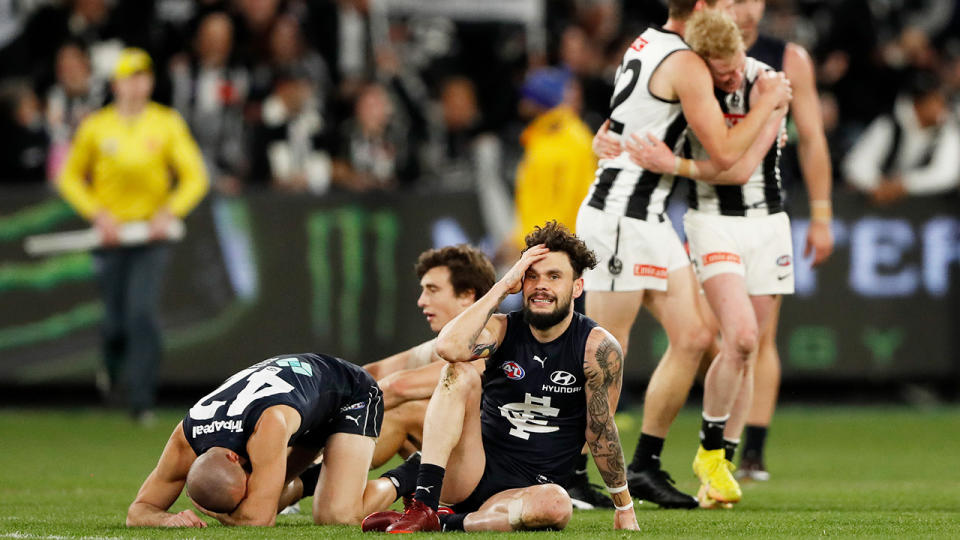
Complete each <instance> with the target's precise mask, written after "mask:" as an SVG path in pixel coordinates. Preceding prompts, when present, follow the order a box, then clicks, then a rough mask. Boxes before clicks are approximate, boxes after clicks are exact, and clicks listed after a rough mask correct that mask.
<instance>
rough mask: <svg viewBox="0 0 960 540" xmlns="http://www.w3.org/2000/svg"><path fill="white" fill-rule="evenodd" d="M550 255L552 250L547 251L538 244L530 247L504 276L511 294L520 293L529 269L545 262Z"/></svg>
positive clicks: (543, 246)
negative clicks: (540, 262)
mask: <svg viewBox="0 0 960 540" xmlns="http://www.w3.org/2000/svg"><path fill="white" fill-rule="evenodd" d="M549 253H550V250H549V249H547V246H545V245H543V244H537V245H535V246H530V247H529V248H527V250H526V251H524V252H523V254H522V255H520V260H518V261H517V262H516V263H514V265H513V267H512V268H510V270H508V271H507V273H506V274H505V275H504V276H503V281H504V284H505V285H506V286H507V290H508V291H509V292H510V294H513V293H516V292H520V289H521V288H522V287H523V276H524V275H525V274H526V273H527V269H528V268H530V266H531V265H533V264H534V263H536V262H538V261H541V260H543V259H544V258H545V257H546V256H547V255H548V254H549Z"/></svg>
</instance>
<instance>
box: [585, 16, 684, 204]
mask: <svg viewBox="0 0 960 540" xmlns="http://www.w3.org/2000/svg"><path fill="white" fill-rule="evenodd" d="M689 49H690V47H689V46H687V44H686V43H685V42H684V41H683V38H681V37H680V36H679V35H678V34H676V33H674V32H669V31H667V30H663V29H662V28H658V27H653V26H651V27H650V28H647V29H646V30H644V31H643V33H642V34H640V36H638V37H637V39H635V40H634V42H633V44H632V45H630V47H629V48H628V49H627V52H626V53H625V54H624V55H623V61H622V62H621V63H620V67H618V68H617V76H616V79H615V81H614V93H613V97H612V98H611V101H610V111H611V113H610V131H611V132H613V133H616V134H618V135H621V136H624V135H628V134H630V133H640V134H646V133H652V134H654V135H655V136H656V137H658V138H659V139H660V140H662V141H664V142H665V143H666V144H667V145H668V146H670V147H673V146H674V145H675V144H676V143H677V142H678V141H679V140H680V137H681V136H682V134H683V132H684V129H685V128H686V127H687V121H686V119H685V118H684V117H683V111H682V109H681V107H680V101H679V100H677V101H667V100H664V99H661V98H659V97H657V96H655V95H653V94H652V93H651V92H650V86H649V85H650V77H651V76H652V75H653V73H654V71H656V69H657V67H659V66H660V64H661V63H662V62H663V61H664V60H665V59H666V58H667V57H668V56H670V55H671V54H673V53H675V52H677V51H684V50H689ZM673 188H674V179H673V176H671V175H660V174H657V173H653V172H650V171H646V170H644V169H643V168H641V167H640V166H639V165H637V164H636V163H634V162H633V161H631V160H630V158H629V156H628V155H627V153H626V152H623V153H621V154H620V155H619V156H617V157H616V158H613V159H603V160H600V164H599V167H598V168H597V174H596V179H595V180H594V182H593V185H592V186H591V187H590V192H589V193H588V194H587V199H586V202H587V204H588V205H589V206H592V207H593V208H597V209H599V210H603V211H604V212H609V213H612V214H616V215H622V216H628V217H632V218H637V219H643V220H654V221H663V220H664V217H663V213H664V210H665V207H666V203H667V201H668V199H669V197H670V194H671V193H672V192H673Z"/></svg>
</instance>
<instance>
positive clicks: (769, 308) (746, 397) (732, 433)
mask: <svg viewBox="0 0 960 540" xmlns="http://www.w3.org/2000/svg"><path fill="white" fill-rule="evenodd" d="M750 302H751V304H753V310H754V313H756V314H757V327H758V328H760V329H762V330H761V331H762V333H764V334H766V333H769V329H770V324H771V317H772V316H773V314H774V313H775V312H776V309H777V306H778V305H779V302H780V296H774V295H763V296H751V297H750ZM759 362H760V358H759V344H758V349H757V353H756V355H755V361H754V362H751V363H749V364H747V369H746V371H745V372H744V377H743V380H742V381H741V388H740V392H739V394H738V395H737V400H736V401H735V402H734V406H733V410H731V412H730V420H728V421H727V427H726V428H724V431H723V437H724V439H727V440H729V441H737V442H739V440H740V435H741V433H742V432H743V427H744V425H745V424H746V423H747V421H748V414H749V412H750V410H751V409H752V407H753V403H754V401H755V400H756V373H755V372H756V370H757V369H758V366H759ZM728 459H729V457H728Z"/></svg>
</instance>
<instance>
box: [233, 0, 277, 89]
mask: <svg viewBox="0 0 960 540" xmlns="http://www.w3.org/2000/svg"><path fill="white" fill-rule="evenodd" d="M234 6H235V7H236V11H237V17H236V29H235V30H236V32H235V34H236V39H235V43H236V45H237V50H236V54H237V59H238V60H239V62H240V63H241V64H242V65H244V66H246V67H247V69H249V70H250V73H251V76H252V77H251V80H250V99H251V100H253V101H255V102H260V101H262V100H263V99H264V98H265V97H266V96H267V94H269V93H270V91H271V90H272V89H273V73H272V70H271V69H270V68H269V66H270V32H271V30H272V29H273V25H274V23H275V21H276V20H277V17H278V16H279V15H280V0H235V2H234Z"/></svg>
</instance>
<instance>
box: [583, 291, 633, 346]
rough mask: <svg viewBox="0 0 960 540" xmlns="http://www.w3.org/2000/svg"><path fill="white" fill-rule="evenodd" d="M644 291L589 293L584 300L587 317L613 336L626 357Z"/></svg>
mask: <svg viewBox="0 0 960 540" xmlns="http://www.w3.org/2000/svg"><path fill="white" fill-rule="evenodd" d="M643 293H644V291H642V290H641V291H622V292H613V291H589V292H588V293H587V297H586V300H585V307H586V312H587V317H590V318H591V319H593V320H594V321H595V322H596V323H597V324H598V325H600V326H602V327H603V328H605V329H606V330H607V331H608V332H610V333H611V334H613V337H614V338H616V339H617V341H618V342H619V343H620V348H621V349H623V357H624V358H626V357H627V346H628V345H629V344H630V329H631V328H633V321H635V320H636V319H637V313H639V312H640V306H641V305H643Z"/></svg>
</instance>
